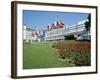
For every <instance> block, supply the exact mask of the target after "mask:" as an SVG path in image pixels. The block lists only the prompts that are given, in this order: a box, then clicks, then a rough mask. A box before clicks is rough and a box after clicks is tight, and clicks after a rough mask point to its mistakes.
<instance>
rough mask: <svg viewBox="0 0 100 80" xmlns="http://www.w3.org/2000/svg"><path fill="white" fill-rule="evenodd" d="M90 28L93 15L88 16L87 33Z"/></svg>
mask: <svg viewBox="0 0 100 80" xmlns="http://www.w3.org/2000/svg"><path fill="white" fill-rule="evenodd" d="M90 27H91V14H89V15H88V17H87V21H86V22H85V28H86V30H87V31H90Z"/></svg>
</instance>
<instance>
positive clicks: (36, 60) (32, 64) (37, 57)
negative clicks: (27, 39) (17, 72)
mask: <svg viewBox="0 0 100 80" xmlns="http://www.w3.org/2000/svg"><path fill="white" fill-rule="evenodd" d="M23 46H24V47H23V69H34V68H53V67H67V66H72V65H70V64H68V63H67V62H64V61H61V60H59V59H58V57H57V55H56V51H55V49H54V48H52V46H51V44H50V43H38V42H37V43H23Z"/></svg>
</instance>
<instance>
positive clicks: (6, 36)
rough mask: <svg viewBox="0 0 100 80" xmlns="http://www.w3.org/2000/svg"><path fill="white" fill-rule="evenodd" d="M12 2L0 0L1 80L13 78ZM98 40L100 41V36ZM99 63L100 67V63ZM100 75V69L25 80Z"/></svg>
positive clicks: (80, 0)
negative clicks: (84, 73)
mask: <svg viewBox="0 0 100 80" xmlns="http://www.w3.org/2000/svg"><path fill="white" fill-rule="evenodd" d="M24 1H29V0H24ZM30 1H38V2H39V1H40V2H42V1H45V2H51V3H53V2H55V3H64V4H86V5H99V3H100V1H99V0H30ZM10 2H11V0H0V80H13V79H11V78H10V70H11V69H10V68H11V11H10V10H11V8H10V7H11V3H10ZM99 7H100V6H99ZM99 14H100V11H99ZM98 17H99V21H98V22H100V16H98ZM99 25H100V24H99ZM99 30H100V27H99ZM99 34H100V31H99ZM98 41H100V37H99V40H98ZM98 44H99V47H100V42H98ZM99 52H100V51H99ZM99 52H98V53H99ZM98 57H100V54H98ZM99 61H100V58H99ZM98 63H100V62H98ZM98 65H99V68H100V64H98ZM99 76H100V69H99V73H98V74H91V75H74V76H60V77H45V78H30V79H25V80H100V77H99ZM19 80H20V79H19ZM22 80H24V79H22Z"/></svg>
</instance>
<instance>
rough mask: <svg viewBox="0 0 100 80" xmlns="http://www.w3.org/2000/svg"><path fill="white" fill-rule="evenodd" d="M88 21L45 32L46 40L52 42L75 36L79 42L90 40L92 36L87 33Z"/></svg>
mask: <svg viewBox="0 0 100 80" xmlns="http://www.w3.org/2000/svg"><path fill="white" fill-rule="evenodd" d="M86 21H87V20H82V21H80V22H78V23H77V24H74V25H71V26H67V27H65V26H64V27H63V28H58V29H51V30H48V31H46V32H45V40H46V41H52V40H64V39H65V36H67V35H74V37H75V38H76V39H77V40H82V39H86V40H90V39H91V35H90V33H88V32H87V31H86V28H85V22H86Z"/></svg>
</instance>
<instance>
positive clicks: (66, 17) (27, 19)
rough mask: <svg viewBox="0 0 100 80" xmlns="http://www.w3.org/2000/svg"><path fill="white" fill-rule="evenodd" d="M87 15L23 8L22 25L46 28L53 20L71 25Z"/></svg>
mask: <svg viewBox="0 0 100 80" xmlns="http://www.w3.org/2000/svg"><path fill="white" fill-rule="evenodd" d="M87 16H88V13H74V12H52V11H33V10H23V25H26V26H27V27H30V28H33V29H43V28H46V27H47V25H48V24H52V23H53V22H55V21H62V22H64V24H65V25H73V24H75V23H77V22H78V21H80V20H84V19H86V18H87Z"/></svg>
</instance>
